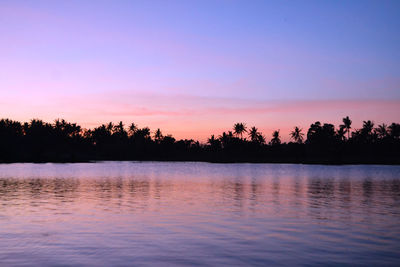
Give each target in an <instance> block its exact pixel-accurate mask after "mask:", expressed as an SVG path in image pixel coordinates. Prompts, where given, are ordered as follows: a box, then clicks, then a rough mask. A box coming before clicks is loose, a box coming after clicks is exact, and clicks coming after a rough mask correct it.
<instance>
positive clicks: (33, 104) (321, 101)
mask: <svg viewBox="0 0 400 267" xmlns="http://www.w3.org/2000/svg"><path fill="white" fill-rule="evenodd" d="M399 48H400V1H385V0H382V1H366V0H363V1H355V0H354V1H256V0H252V1H235V0H229V1H228V0H227V1H223V0H220V1H217V0H215V1H205V0H202V1H194V0H193V1H183V0H182V1H170V0H166V1H118V0H114V1H99V0H97V1H88V0H85V1H14V0H13V1H8V0H1V1H0V117H3V118H10V119H14V120H20V121H29V120H30V119H32V118H40V119H43V120H45V121H48V122H52V121H54V119H57V118H64V119H66V120H68V121H71V122H77V123H79V124H81V125H83V126H84V127H86V128H93V127H96V126H98V125H100V124H101V123H107V122H109V121H112V122H115V123H117V122H119V121H123V122H124V123H125V124H129V123H131V122H135V123H137V124H138V125H139V127H144V126H148V127H150V128H151V129H152V130H153V131H154V130H156V128H161V130H162V131H163V133H164V134H173V135H174V136H175V137H176V138H194V139H199V140H200V141H205V140H206V139H207V137H209V136H210V135H211V134H215V135H218V134H220V133H221V132H222V131H227V130H231V129H232V125H233V124H234V123H236V122H244V123H246V125H247V126H249V127H250V126H253V125H255V126H257V127H258V128H259V130H261V131H262V132H263V133H264V134H265V135H266V137H267V140H268V139H270V138H271V134H272V131H273V130H277V129H279V130H280V131H281V135H282V137H283V139H284V140H286V141H288V140H289V137H288V136H289V132H290V131H291V129H292V128H293V127H294V126H300V127H301V128H304V130H306V129H307V128H308V127H309V125H310V124H311V123H313V122H315V121H321V122H331V123H334V124H335V125H339V124H340V123H341V119H342V118H343V117H345V116H350V118H351V119H352V120H353V125H354V127H360V126H361V125H362V121H363V120H368V119H371V120H373V121H374V122H375V123H376V124H380V123H391V122H400V49H399Z"/></svg>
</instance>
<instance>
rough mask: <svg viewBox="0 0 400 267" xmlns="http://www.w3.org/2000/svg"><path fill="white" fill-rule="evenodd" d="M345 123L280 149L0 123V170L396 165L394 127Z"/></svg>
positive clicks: (313, 128)
mask: <svg viewBox="0 0 400 267" xmlns="http://www.w3.org/2000/svg"><path fill="white" fill-rule="evenodd" d="M351 125H352V121H351V120H350V118H349V117H345V118H343V124H341V125H339V127H338V128H336V127H335V126H334V125H333V124H330V123H321V122H319V121H317V122H315V123H313V124H311V125H310V128H309V129H308V130H307V132H305V131H304V133H303V129H301V128H299V127H294V128H293V131H292V132H291V133H290V135H291V138H292V141H291V142H289V143H282V142H281V139H280V131H279V130H276V131H273V133H272V136H271V139H270V140H269V142H268V140H267V137H266V136H265V135H264V134H263V133H261V132H259V131H258V129H257V128H256V127H255V126H253V127H247V126H246V124H245V123H236V124H234V125H233V127H232V130H233V131H227V132H223V133H222V134H221V135H219V136H214V135H212V136H210V138H209V139H208V142H207V143H205V144H201V143H200V142H199V141H195V140H192V139H189V140H188V139H184V140H176V139H175V138H174V137H173V136H172V135H164V134H163V133H162V132H161V130H160V129H157V130H156V131H153V132H152V131H151V130H150V129H149V128H148V127H144V128H138V127H137V125H136V124H134V123H132V124H131V125H129V126H128V127H125V125H124V124H123V123H122V122H120V123H119V124H113V123H108V124H102V125H101V126H99V127H97V128H94V129H89V130H86V129H82V128H81V127H80V126H79V125H77V124H76V123H69V122H66V121H65V120H56V121H55V122H54V123H52V124H51V123H46V122H43V121H42V120H37V119H34V120H32V121H30V122H24V123H21V122H18V121H13V120H9V119H1V120H0V163H13V162H35V163H47V162H60V163H67V162H91V161H120V160H129V161H131V160H139V161H160V162H168V161H196V162H210V163H292V164H324V165H349V164H380V165H399V164H400V124H398V123H392V124H390V125H385V124H381V125H378V126H375V124H374V123H373V122H372V121H364V122H363V126H362V128H361V129H353V128H352V127H351Z"/></svg>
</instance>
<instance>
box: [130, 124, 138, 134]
mask: <svg viewBox="0 0 400 267" xmlns="http://www.w3.org/2000/svg"><path fill="white" fill-rule="evenodd" d="M137 129H138V127H137V125H136V124H135V123H133V122H132V123H131V125H129V134H130V135H134V134H135V132H136V131H137Z"/></svg>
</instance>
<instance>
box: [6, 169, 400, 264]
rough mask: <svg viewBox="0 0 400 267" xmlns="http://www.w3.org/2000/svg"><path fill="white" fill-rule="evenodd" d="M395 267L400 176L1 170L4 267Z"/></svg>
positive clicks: (399, 258) (399, 246)
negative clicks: (356, 266) (297, 266)
mask: <svg viewBox="0 0 400 267" xmlns="http://www.w3.org/2000/svg"><path fill="white" fill-rule="evenodd" d="M322 264H324V265H352V266H354V265H384V266H390V265H391V266H399V265H400V166H375V165H371V166H366V165H359V166H322V165H296V164H210V163H196V162H182V163H178V162H176V163H174V162H172V163H171V162H97V163H74V164H50V163H48V164H28V163H24V164H22V163H21V164H0V265H1V266H32V265H36V266H39V265H40V266H77V265H79V266H99V265H100V266H132V265H134V266H154V265H155V266H175V265H178V266H192V265H197V266H221V265H223V266H267V265H322Z"/></svg>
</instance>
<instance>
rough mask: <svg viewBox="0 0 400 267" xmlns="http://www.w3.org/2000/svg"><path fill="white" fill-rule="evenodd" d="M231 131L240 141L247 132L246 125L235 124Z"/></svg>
mask: <svg viewBox="0 0 400 267" xmlns="http://www.w3.org/2000/svg"><path fill="white" fill-rule="evenodd" d="M233 131H234V133H235V134H236V136H237V137H239V135H240V139H243V133H244V132H247V130H246V125H245V124H244V123H235V125H234V126H233Z"/></svg>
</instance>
